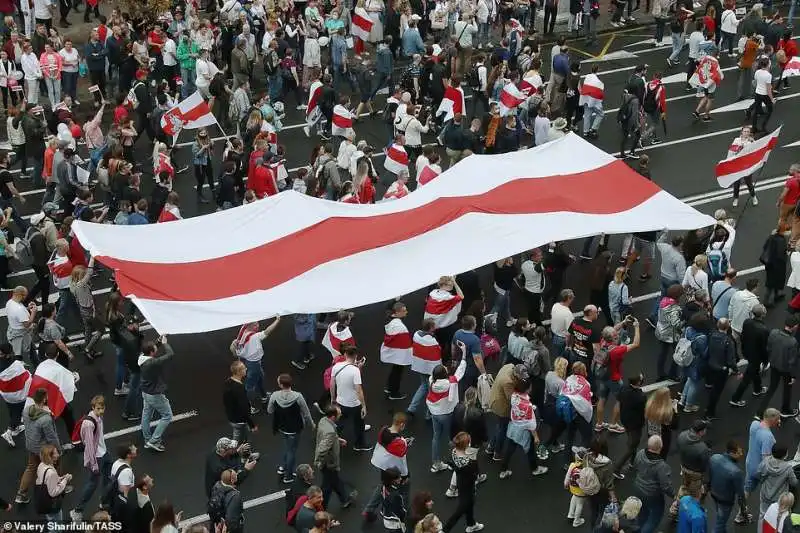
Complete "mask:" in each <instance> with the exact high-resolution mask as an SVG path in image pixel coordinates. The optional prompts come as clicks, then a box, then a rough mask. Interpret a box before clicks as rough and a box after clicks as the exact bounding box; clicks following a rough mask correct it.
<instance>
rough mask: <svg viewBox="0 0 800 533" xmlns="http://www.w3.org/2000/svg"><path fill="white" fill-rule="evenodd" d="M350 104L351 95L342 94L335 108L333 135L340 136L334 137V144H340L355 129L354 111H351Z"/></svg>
mask: <svg viewBox="0 0 800 533" xmlns="http://www.w3.org/2000/svg"><path fill="white" fill-rule="evenodd" d="M349 105H350V97H349V96H340V97H339V103H338V104H337V105H335V106H334V108H333V121H332V124H331V135H332V136H333V137H338V139H334V145H336V144H339V143H340V142H341V140H342V139H344V138H345V137H347V136H348V134H349V133H350V132H352V131H353V113H352V112H351V111H350V109H349ZM337 141H338V142H337Z"/></svg>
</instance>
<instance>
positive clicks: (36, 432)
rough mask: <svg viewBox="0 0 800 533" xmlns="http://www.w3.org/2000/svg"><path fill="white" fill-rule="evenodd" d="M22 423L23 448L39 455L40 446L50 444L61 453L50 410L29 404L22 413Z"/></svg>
mask: <svg viewBox="0 0 800 533" xmlns="http://www.w3.org/2000/svg"><path fill="white" fill-rule="evenodd" d="M22 422H23V423H24V424H25V448H27V450H28V451H29V452H31V453H35V454H37V455H38V454H39V452H40V451H41V449H42V446H44V445H45V444H52V445H53V446H55V447H56V448H58V451H59V452H60V451H61V443H60V442H59V440H58V432H57V431H56V423H55V420H54V418H53V415H52V413H51V412H50V408H48V407H47V406H44V407H39V406H38V405H36V404H35V403H34V404H31V405H30V406H29V407H25V409H24V410H23V411H22Z"/></svg>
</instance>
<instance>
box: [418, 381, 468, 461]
mask: <svg viewBox="0 0 800 533" xmlns="http://www.w3.org/2000/svg"><path fill="white" fill-rule="evenodd" d="M461 368H463V367H462V366H459V370H460V369H461ZM463 375H464V373H463V371H462V372H459V371H456V375H454V376H450V373H449V372H448V371H447V367H446V366H444V365H438V366H436V368H434V369H433V373H431V377H430V385H429V386H428V394H427V396H426V397H425V405H426V406H427V408H428V411H429V412H430V414H431V426H432V427H433V440H432V441H431V472H434V473H435V472H441V471H443V470H449V468H448V466H447V465H445V464H444V463H443V462H442V461H441V455H440V454H439V452H440V449H441V445H440V441H441V438H442V436H443V435H444V436H445V439H447V438H448V437H450V435H451V433H450V427H451V425H452V420H453V412H454V411H455V408H456V404H457V403H458V380H459V378H460V377H461V376H463ZM467 416H469V414H466V413H465V418H466V417H467ZM465 422H466V420H465Z"/></svg>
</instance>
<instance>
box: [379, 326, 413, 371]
mask: <svg viewBox="0 0 800 533" xmlns="http://www.w3.org/2000/svg"><path fill="white" fill-rule="evenodd" d="M384 330H385V333H384V335H383V344H381V352H380V353H381V362H382V363H390V364H393V365H400V366H409V365H410V364H411V333H409V332H408V328H407V327H406V325H405V324H404V323H403V321H402V320H400V319H399V318H393V319H392V320H390V321H389V322H388V323H387V324H386V326H384Z"/></svg>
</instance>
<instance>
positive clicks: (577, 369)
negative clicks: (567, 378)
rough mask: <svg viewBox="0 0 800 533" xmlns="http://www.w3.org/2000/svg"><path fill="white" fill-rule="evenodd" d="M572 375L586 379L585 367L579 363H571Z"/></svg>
mask: <svg viewBox="0 0 800 533" xmlns="http://www.w3.org/2000/svg"><path fill="white" fill-rule="evenodd" d="M572 373H573V374H575V375H577V376H583V377H586V365H585V364H583V363H581V362H580V361H578V362H576V363H572Z"/></svg>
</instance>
